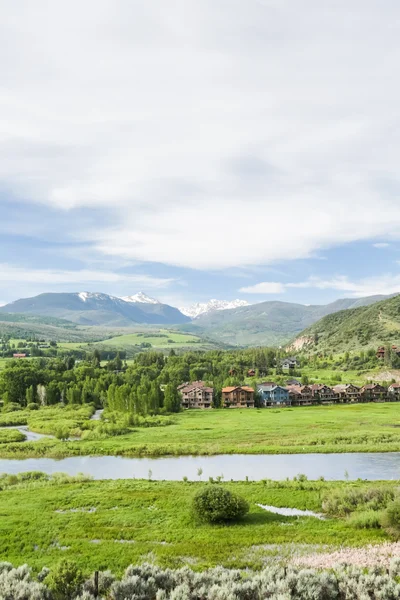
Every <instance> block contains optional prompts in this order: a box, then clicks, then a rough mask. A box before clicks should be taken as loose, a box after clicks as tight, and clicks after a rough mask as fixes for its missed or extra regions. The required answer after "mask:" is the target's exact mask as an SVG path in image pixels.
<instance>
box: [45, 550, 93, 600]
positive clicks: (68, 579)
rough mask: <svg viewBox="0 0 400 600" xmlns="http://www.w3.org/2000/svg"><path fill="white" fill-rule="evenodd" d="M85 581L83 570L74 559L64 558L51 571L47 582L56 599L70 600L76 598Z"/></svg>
mask: <svg viewBox="0 0 400 600" xmlns="http://www.w3.org/2000/svg"><path fill="white" fill-rule="evenodd" d="M83 582H84V577H83V574H82V571H81V570H80V569H79V567H78V565H76V564H75V563H74V562H73V561H70V560H64V561H62V562H61V563H60V564H59V565H58V566H57V567H56V568H55V569H53V570H52V571H51V572H50V575H49V577H47V578H46V583H47V584H48V586H49V588H50V589H51V591H52V592H53V598H54V599H55V600H70V599H72V598H75V596H76V593H77V591H78V590H79V589H80V587H81V585H82V584H83Z"/></svg>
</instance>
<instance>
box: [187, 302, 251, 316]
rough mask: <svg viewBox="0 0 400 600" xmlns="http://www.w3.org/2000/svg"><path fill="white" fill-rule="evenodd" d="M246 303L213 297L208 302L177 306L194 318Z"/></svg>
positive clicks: (246, 304)
mask: <svg viewBox="0 0 400 600" xmlns="http://www.w3.org/2000/svg"><path fill="white" fill-rule="evenodd" d="M248 305H249V303H248V302H247V301H246V300H239V299H236V300H216V299H215V298H212V299H211V300H209V301H208V302H196V303H195V304H191V305H190V306H183V307H181V308H179V310H180V311H181V313H183V314H184V315H186V316H187V317H191V318H192V319H195V318H196V317H199V316H200V315H204V314H206V313H209V312H212V311H214V310H229V309H230V308H239V307H240V306H248Z"/></svg>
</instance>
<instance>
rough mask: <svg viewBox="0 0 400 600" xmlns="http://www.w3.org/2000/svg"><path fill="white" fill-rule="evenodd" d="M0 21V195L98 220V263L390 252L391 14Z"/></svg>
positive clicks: (317, 7)
mask: <svg viewBox="0 0 400 600" xmlns="http://www.w3.org/2000/svg"><path fill="white" fill-rule="evenodd" d="M0 10H1V20H0V70H1V73H2V94H1V96H0V114H1V122H0V184H2V186H4V188H5V189H7V190H9V191H11V192H12V194H13V195H14V196H17V197H20V198H23V199H24V200H26V201H29V202H32V203H37V204H46V205H48V206H50V207H52V209H59V210H63V211H65V210H69V209H73V208H77V207H89V208H96V209H103V208H107V209H108V210H109V211H111V212H112V213H113V220H112V225H111V222H110V226H105V225H104V224H101V225H100V226H99V224H98V223H97V222H96V218H95V212H93V223H92V224H91V226H90V227H89V226H86V227H85V229H84V231H82V227H80V228H79V229H78V228H77V231H76V234H75V235H76V236H77V239H79V240H81V241H85V242H86V241H91V242H93V244H94V246H95V248H96V249H97V251H98V252H100V253H101V254H103V255H104V254H106V255H109V256H115V257H121V258H123V259H127V260H139V261H156V262H161V263H167V264H170V265H178V266H184V267H194V268H199V269H208V268H215V269H221V268H228V267H245V266H248V265H259V264H266V263H270V262H273V261H278V260H293V259H297V258H302V257H307V256H310V255H313V254H314V253H315V252H316V251H318V250H319V249H324V248H328V247H331V246H334V245H337V244H344V243H348V242H352V241H355V240H368V239H380V238H381V237H384V239H398V238H399V231H400V210H399V196H400V183H399V179H398V155H399V152H400V137H399V136H398V134H397V131H398V129H399V125H400V117H399V112H398V94H399V86H400V84H399V82H398V79H397V78H396V77H393V73H395V72H396V71H397V66H398V62H399V58H400V50H399V45H398V27H397V23H398V22H399V19H400V5H399V3H398V2H395V1H394V0H388V1H387V2H386V3H385V6H384V8H383V9H382V5H381V4H380V3H378V2H377V1H376V0H354V1H353V2H352V5H351V11H350V9H349V4H348V2H346V1H345V0H326V1H325V2H320V1H319V0H305V3H304V2H303V3H295V2H287V1H284V0H281V1H277V0H260V1H258V2H255V1H253V0H248V2H243V1H242V0H231V1H228V0H221V1H220V2H218V3H216V2H215V1H214V0H202V2H196V1H195V0H176V1H174V2H167V3H166V2H164V1H163V0H151V2H139V1H138V0H132V1H131V2H127V1H125V0H86V1H85V2H78V0H70V2H62V1H61V2H53V3H49V2H45V0H37V2H34V3H32V2H30V1H29V0H20V1H19V2H18V3H5V2H3V3H2V4H1V8H0ZM371 39H374V44H371ZM60 222H61V223H62V221H60Z"/></svg>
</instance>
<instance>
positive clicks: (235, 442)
mask: <svg viewBox="0 0 400 600" xmlns="http://www.w3.org/2000/svg"><path fill="white" fill-rule="evenodd" d="M91 411H92V409H91V407H80V408H74V407H73V406H72V407H66V408H59V407H57V408H54V407H49V408H44V409H41V410H39V411H31V412H30V411H17V412H14V413H8V414H7V413H4V414H2V415H0V426H1V425H7V424H10V425H11V424H13V425H17V424H19V423H20V424H27V425H28V426H29V427H30V428H31V429H32V430H33V431H37V432H39V433H48V434H56V432H57V431H58V430H59V429H60V427H61V428H62V430H63V431H66V432H67V434H68V433H69V435H70V436H71V435H81V433H82V430H85V429H87V428H90V429H93V431H91V432H90V435H87V434H85V435H84V436H83V437H84V438H86V439H79V440H77V441H61V440H56V439H45V440H40V441H38V442H29V443H28V442H23V443H9V444H4V443H3V444H1V447H0V456H2V457H15V458H17V457H28V456H32V457H34V456H49V457H54V458H57V457H63V456H74V455H121V456H163V455H165V456H167V455H189V454H193V455H215V454H238V453H247V454H262V453H264V454H281V453H288V454H294V453H317V452H322V453H332V452H389V451H391V452H395V451H396V452H397V451H400V405H399V404H398V403H396V402H393V403H368V404H356V405H348V406H346V405H333V406H311V407H295V408H282V409H259V410H257V409H242V410H236V409H225V410H223V409H220V410H209V411H201V410H198V411H196V410H192V411H186V412H182V413H179V414H176V415H173V416H171V417H168V418H167V417H164V420H163V418H162V417H161V420H160V421H159V422H158V421H157V422H155V423H151V425H163V426H150V427H148V426H146V427H141V426H140V423H139V424H138V425H139V426H134V425H129V422H128V421H123V419H124V416H123V414H121V415H120V417H118V418H119V419H121V420H118V421H117V422H116V424H115V426H113V427H110V431H107V430H106V429H105V428H103V429H105V430H104V431H102V432H101V431H100V429H98V427H99V424H96V422H93V421H88V418H89V416H90V414H91ZM105 415H107V413H105ZM165 419H166V420H165ZM10 420H11V421H10ZM97 423H98V422H97ZM147 425H148V423H147Z"/></svg>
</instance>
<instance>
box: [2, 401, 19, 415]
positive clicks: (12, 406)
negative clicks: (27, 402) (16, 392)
mask: <svg viewBox="0 0 400 600" xmlns="http://www.w3.org/2000/svg"><path fill="white" fill-rule="evenodd" d="M17 410H22V409H21V407H20V405H19V404H17V403H16V402H8V404H6V405H5V406H4V408H3V413H9V412H15V411H17Z"/></svg>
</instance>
